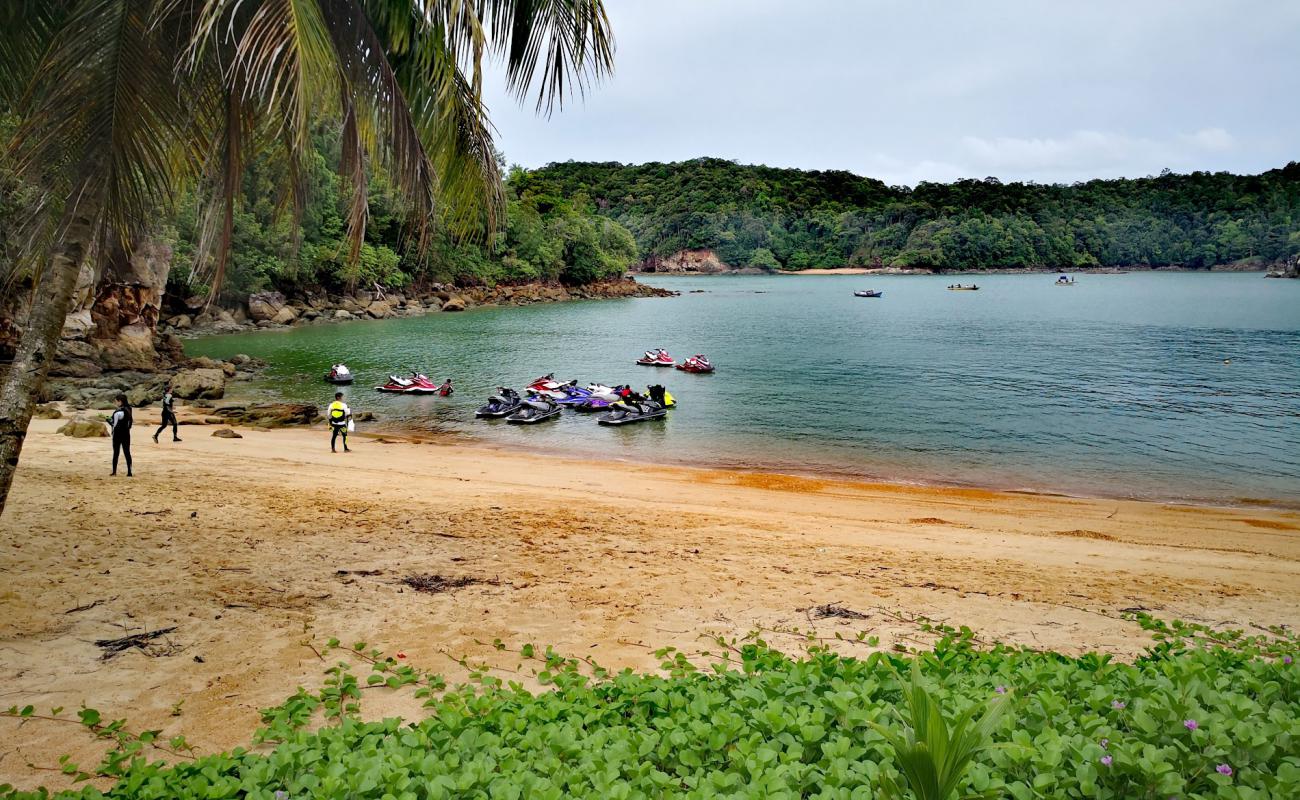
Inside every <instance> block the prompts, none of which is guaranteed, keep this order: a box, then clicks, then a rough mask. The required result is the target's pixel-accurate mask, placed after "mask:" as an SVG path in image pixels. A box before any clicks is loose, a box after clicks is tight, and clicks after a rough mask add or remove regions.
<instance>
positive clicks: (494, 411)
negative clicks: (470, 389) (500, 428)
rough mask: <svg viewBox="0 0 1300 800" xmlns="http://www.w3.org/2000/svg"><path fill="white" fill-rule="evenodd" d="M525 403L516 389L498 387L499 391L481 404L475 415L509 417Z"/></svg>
mask: <svg viewBox="0 0 1300 800" xmlns="http://www.w3.org/2000/svg"><path fill="white" fill-rule="evenodd" d="M523 404H524V399H523V398H522V397H520V396H519V393H518V392H516V391H515V390H514V389H507V388H505V387H504V386H503V387H501V388H500V389H497V393H496V394H494V395H492V396H491V397H489V398H488V401H487V403H486V404H485V405H483V406H480V407H479V410H478V411H475V412H474V416H476V417H481V418H484V419H500V418H501V417H507V416H509V415H511V414H513V413H515V412H516V411H518V410H519V407H520V406H521V405H523Z"/></svg>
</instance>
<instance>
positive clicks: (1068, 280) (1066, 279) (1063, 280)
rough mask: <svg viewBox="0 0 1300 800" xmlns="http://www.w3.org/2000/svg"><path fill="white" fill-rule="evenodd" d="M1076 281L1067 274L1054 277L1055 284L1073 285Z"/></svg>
mask: <svg viewBox="0 0 1300 800" xmlns="http://www.w3.org/2000/svg"><path fill="white" fill-rule="evenodd" d="M1077 282H1078V281H1076V280H1075V279H1074V278H1071V277H1070V276H1069V275H1062V276H1061V277H1059V278H1057V279H1056V285H1057V286H1073V285H1074V284H1075V283H1077Z"/></svg>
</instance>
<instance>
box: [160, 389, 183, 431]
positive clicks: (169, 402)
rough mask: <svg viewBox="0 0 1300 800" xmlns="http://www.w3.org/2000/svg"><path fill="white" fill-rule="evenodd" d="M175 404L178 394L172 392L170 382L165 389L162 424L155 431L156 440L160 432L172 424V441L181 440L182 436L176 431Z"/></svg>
mask: <svg viewBox="0 0 1300 800" xmlns="http://www.w3.org/2000/svg"><path fill="white" fill-rule="evenodd" d="M175 404H176V395H174V394H172V385H171V384H170V383H169V384H167V388H165V389H163V396H162V424H161V425H159V426H158V430H156V431H154V432H153V440H154V441H155V442H157V441H158V434H160V433H162V432H163V431H165V430H167V426H168V425H170V426H172V441H173V442H179V441H180V440H181V437H180V436H179V435H178V434H177V433H176V409H175Z"/></svg>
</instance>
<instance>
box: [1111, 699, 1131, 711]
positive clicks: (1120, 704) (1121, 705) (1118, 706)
mask: <svg viewBox="0 0 1300 800" xmlns="http://www.w3.org/2000/svg"><path fill="white" fill-rule="evenodd" d="M1110 707H1111V708H1113V709H1115V710H1116V711H1123V710H1124V709H1126V708H1128V703H1125V702H1124V701H1123V700H1112V701H1111V703H1110Z"/></svg>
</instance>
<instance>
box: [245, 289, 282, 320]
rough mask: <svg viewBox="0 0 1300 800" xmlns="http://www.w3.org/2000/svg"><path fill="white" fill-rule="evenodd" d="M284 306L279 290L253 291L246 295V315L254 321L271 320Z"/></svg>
mask: <svg viewBox="0 0 1300 800" xmlns="http://www.w3.org/2000/svg"><path fill="white" fill-rule="evenodd" d="M283 308H284V295H282V294H280V293H279V292H254V293H253V294H250V295H249V296H248V316H249V318H250V319H252V320H253V321H254V322H262V321H268V322H269V321H271V320H273V319H275V317H276V315H277V314H279V313H280V310H281V309H283Z"/></svg>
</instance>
